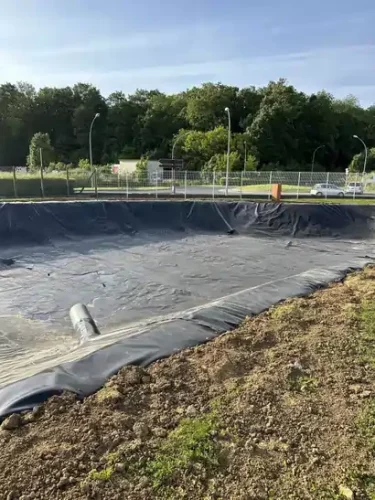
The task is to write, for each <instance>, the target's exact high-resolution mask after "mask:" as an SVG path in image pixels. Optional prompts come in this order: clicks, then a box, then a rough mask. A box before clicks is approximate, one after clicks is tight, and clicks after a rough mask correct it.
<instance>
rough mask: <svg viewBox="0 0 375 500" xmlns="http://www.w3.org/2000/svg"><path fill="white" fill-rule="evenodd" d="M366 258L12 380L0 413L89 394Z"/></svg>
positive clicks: (262, 289)
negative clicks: (68, 393)
mask: <svg viewBox="0 0 375 500" xmlns="http://www.w3.org/2000/svg"><path fill="white" fill-rule="evenodd" d="M368 262H370V260H366V259H359V260H357V261H355V262H352V263H347V265H343V266H340V267H334V268H330V269H321V270H314V271H310V272H305V273H302V274H300V275H297V276H292V277H289V278H285V279H282V280H276V281H274V282H271V283H267V284H265V285H260V286H258V287H254V288H252V289H249V290H244V291H242V292H238V293H236V294H233V295H232V296H229V297H228V298H225V299H220V300H217V301H215V302H213V303H211V304H209V305H207V306H204V307H200V308H197V310H195V311H193V312H190V313H187V314H185V315H182V316H181V318H179V319H177V320H174V321H171V322H169V323H165V324H162V325H158V326H155V327H154V328H151V329H150V330H149V331H147V332H143V333H141V334H139V335H136V336H133V337H130V338H124V339H123V340H121V341H118V342H116V343H115V344H112V345H110V346H107V347H105V348H102V349H100V350H98V351H96V352H94V353H91V354H90V355H88V356H86V357H84V358H82V359H79V360H77V361H74V362H69V363H63V364H61V365H59V366H56V367H55V368H54V369H52V370H47V371H44V372H42V373H39V374H37V375H34V376H32V377H30V378H28V379H25V380H21V381H18V382H15V383H14V384H11V385H9V386H6V387H4V388H3V389H1V390H0V416H1V417H5V416H6V415H8V414H11V413H14V412H21V411H24V410H29V409H31V408H33V407H34V406H37V405H38V404H40V403H42V402H43V401H45V400H46V399H47V398H48V397H50V396H51V395H54V394H61V393H62V392H63V391H71V392H74V393H76V394H77V395H78V396H79V397H84V396H87V395H89V394H92V393H94V392H95V391H97V390H98V389H100V387H102V386H103V385H104V384H105V382H106V380H107V379H108V378H109V377H111V376H112V375H114V374H116V373H117V372H118V371H119V370H120V369H121V368H122V367H124V366H127V365H140V366H148V365H149V364H151V363H153V362H154V361H156V360H159V359H162V358H165V357H167V356H170V355H172V354H174V353H176V352H178V351H180V350H182V349H186V348H189V347H193V346H196V345H198V344H202V343H205V342H208V341H210V340H212V339H214V338H215V337H217V336H218V335H220V334H222V333H224V332H226V331H228V330H230V329H232V328H235V327H236V326H238V325H239V324H240V323H241V322H242V321H243V320H244V319H245V318H246V317H248V316H253V315H256V314H259V313H260V312H262V311H264V310H266V309H268V308H269V307H271V306H273V305H274V304H277V303H278V302H280V301H282V300H285V299H287V298H289V297H297V296H303V295H307V294H310V293H312V292H313V291H314V290H316V289H318V288H321V287H324V286H327V285H328V284H329V283H331V282H333V281H339V280H342V279H343V278H344V277H345V276H346V274H347V273H348V272H349V271H352V270H354V269H360V268H362V267H363V266H365V265H366V264H367V263H368Z"/></svg>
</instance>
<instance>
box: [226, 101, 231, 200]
mask: <svg viewBox="0 0 375 500" xmlns="http://www.w3.org/2000/svg"><path fill="white" fill-rule="evenodd" d="M224 111H225V112H226V113H227V115H228V151H227V174H226V177H225V196H228V191H229V189H228V187H229V157H230V140H231V120H230V109H229V108H228V107H227V108H225V110H224Z"/></svg>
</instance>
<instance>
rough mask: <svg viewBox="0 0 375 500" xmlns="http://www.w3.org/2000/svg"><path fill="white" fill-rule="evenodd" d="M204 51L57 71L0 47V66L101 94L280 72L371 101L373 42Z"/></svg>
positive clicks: (39, 81) (301, 83)
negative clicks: (273, 50) (243, 54)
mask: <svg viewBox="0 0 375 500" xmlns="http://www.w3.org/2000/svg"><path fill="white" fill-rule="evenodd" d="M135 43H138V42H135ZM205 55H206V56H207V57H208V58H207V60H206V61H205V62H199V63H189V64H183V63H182V64H177V65H174V64H170V65H168V64H167V65H155V66H151V65H149V66H144V67H134V65H133V67H132V65H131V63H130V62H129V61H128V62H127V64H126V67H125V69H120V70H117V69H115V70H109V71H102V70H101V68H100V67H97V66H96V65H92V66H91V67H89V68H88V69H87V70H85V71H77V70H73V69H72V68H70V67H69V62H66V60H65V62H64V64H63V66H62V69H61V71H52V70H51V71H49V70H48V66H44V67H43V66H39V65H35V64H34V65H31V64H30V65H28V64H21V63H18V64H17V63H14V61H13V62H11V61H10V59H9V57H7V54H6V53H5V54H4V53H2V52H0V72H1V74H2V75H3V78H2V79H3V80H4V79H8V80H12V81H16V80H20V79H22V80H26V81H29V82H30V83H33V84H34V85H36V86H37V87H38V86H48V85H51V86H60V85H61V86H64V85H72V84H74V83H76V82H77V81H85V82H92V83H93V84H95V85H97V86H98V87H99V88H100V89H101V90H102V92H103V93H105V94H108V93H110V92H112V91H114V90H124V91H125V92H133V91H134V90H135V89H136V88H159V89H160V90H164V91H166V92H176V91H180V90H184V89H185V88H187V87H189V86H191V85H197V84H200V83H202V82H204V81H216V82H217V81H221V82H223V83H227V84H232V85H238V86H249V85H256V86H260V85H265V84H267V83H268V82H269V80H277V79H278V78H280V77H284V78H287V79H288V80H289V81H290V83H292V84H293V85H295V86H296V87H297V88H298V89H300V90H303V91H305V92H316V91H318V90H321V89H326V90H328V91H329V92H332V93H333V94H334V95H336V96H338V97H343V96H345V95H347V94H349V93H353V94H355V95H356V96H358V97H359V99H360V100H361V102H362V104H364V105H370V104H372V103H373V102H374V101H375V97H374V96H375V92H374V90H375V81H374V78H373V76H372V75H371V72H370V68H371V67H372V66H373V61H374V60H375V45H359V46H349V47H339V48H329V49H319V50H311V51H305V52H294V53H289V54H281V55H270V56H264V57H248V58H238V59H225V60H221V61H217V60H214V59H212V58H211V59H210V58H209V54H208V55H207V54H205ZM34 62H35V61H34ZM4 66H5V67H4ZM121 66H124V64H121ZM2 67H4V69H5V73H4V71H2ZM4 74H5V78H4Z"/></svg>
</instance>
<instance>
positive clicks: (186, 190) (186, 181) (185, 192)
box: [185, 170, 187, 200]
mask: <svg viewBox="0 0 375 500" xmlns="http://www.w3.org/2000/svg"><path fill="white" fill-rule="evenodd" d="M186 198H187V172H186V170H185V200H186Z"/></svg>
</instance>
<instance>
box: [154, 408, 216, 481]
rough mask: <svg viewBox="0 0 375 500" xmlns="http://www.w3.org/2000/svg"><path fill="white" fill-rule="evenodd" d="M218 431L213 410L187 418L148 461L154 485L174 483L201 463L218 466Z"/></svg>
mask: <svg viewBox="0 0 375 500" xmlns="http://www.w3.org/2000/svg"><path fill="white" fill-rule="evenodd" d="M217 432H218V423H217V421H216V418H215V416H214V415H213V414H210V415H205V416H203V417H200V418H196V419H186V420H183V421H182V422H181V423H180V424H179V426H178V427H177V428H176V429H175V430H174V431H172V432H171V433H170V434H169V436H168V438H167V439H166V442H165V443H164V444H163V445H162V447H161V449H160V450H159V451H158V453H157V455H156V456H155V458H154V459H153V460H152V461H151V462H150V463H149V464H148V473H149V474H150V476H151V477H152V479H153V484H154V487H155V488H160V487H163V486H166V485H168V484H170V483H171V481H173V479H175V478H177V479H178V477H179V476H181V475H182V474H184V473H187V472H189V470H190V469H191V468H192V467H194V466H197V465H198V466H199V465H200V466H202V467H204V468H206V469H213V468H215V467H217V466H218V465H219V451H220V450H219V448H218V444H217V443H216V442H215V440H214V436H215V435H216V434H217Z"/></svg>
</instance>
